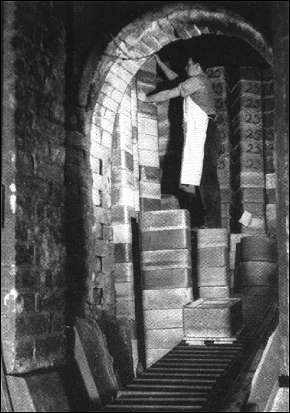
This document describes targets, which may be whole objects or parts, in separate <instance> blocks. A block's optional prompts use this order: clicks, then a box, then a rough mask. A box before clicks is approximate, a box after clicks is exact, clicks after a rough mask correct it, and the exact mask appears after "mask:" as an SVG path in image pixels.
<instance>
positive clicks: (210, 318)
mask: <svg viewBox="0 0 290 413" xmlns="http://www.w3.org/2000/svg"><path fill="white" fill-rule="evenodd" d="M183 312H184V336H185V339H186V341H189V342H190V341H191V340H196V339H204V340H210V339H213V340H214V339H218V338H224V339H225V338H234V337H235V335H236V334H237V333H238V332H239V331H240V330H241V328H242V325H243V316H242V304H241V301H240V300H239V299H237V298H226V299H223V300H208V299H199V300H197V301H195V302H194V303H190V304H189V305H185V306H184V309H183Z"/></svg>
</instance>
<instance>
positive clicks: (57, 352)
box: [35, 334, 66, 365]
mask: <svg viewBox="0 0 290 413" xmlns="http://www.w3.org/2000/svg"><path fill="white" fill-rule="evenodd" d="M65 344H66V339H65V336H64V335H63V334H59V335H55V336H47V337H44V338H37V339H36V341H35V348H36V351H35V357H36V359H37V360H38V361H40V360H41V359H44V360H47V361H48V362H49V364H51V365H53V364H54V362H55V361H58V359H59V358H61V359H64V354H65ZM63 361H64V360H63Z"/></svg>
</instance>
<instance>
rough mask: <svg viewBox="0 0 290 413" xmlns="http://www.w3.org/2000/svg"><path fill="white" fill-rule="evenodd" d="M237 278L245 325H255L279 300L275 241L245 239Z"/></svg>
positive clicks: (254, 238)
mask: <svg viewBox="0 0 290 413" xmlns="http://www.w3.org/2000/svg"><path fill="white" fill-rule="evenodd" d="M238 275H239V282H238V287H239V291H240V292H241V293H242V295H241V297H242V300H243V307H244V318H245V322H246V323H247V324H248V325H252V324H255V320H256V319H259V317H261V314H263V313H264V312H265V311H266V309H267V307H268V306H269V304H270V303H271V302H272V301H273V300H275V299H276V297H277V284H278V266H277V246H276V242H275V241H274V240H273V239H270V238H269V237H267V236H251V237H244V238H243V240H242V242H241V257H240V265H239V274H238Z"/></svg>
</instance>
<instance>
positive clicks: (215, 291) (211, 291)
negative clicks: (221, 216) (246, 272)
mask: <svg viewBox="0 0 290 413" xmlns="http://www.w3.org/2000/svg"><path fill="white" fill-rule="evenodd" d="M194 238H195V242H194V244H195V245H196V252H197V254H196V270H197V271H196V272H197V287H198V291H199V296H200V297H201V298H212V299H216V298H228V297H229V295H230V285H229V249H228V247H229V242H228V232H227V230H226V229H224V228H221V229H198V230H194Z"/></svg>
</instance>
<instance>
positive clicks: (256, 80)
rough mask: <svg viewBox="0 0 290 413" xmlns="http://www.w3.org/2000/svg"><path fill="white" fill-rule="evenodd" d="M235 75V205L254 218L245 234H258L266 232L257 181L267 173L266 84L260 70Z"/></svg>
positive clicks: (261, 185) (261, 184) (242, 70)
mask: <svg viewBox="0 0 290 413" xmlns="http://www.w3.org/2000/svg"><path fill="white" fill-rule="evenodd" d="M235 75H236V78H235V84H234V86H233V88H232V90H231V112H232V129H233V135H232V146H233V150H232V158H231V160H232V166H231V171H232V176H233V179H232V188H233V204H234V205H235V208H234V209H235V210H236V211H237V213H241V214H242V213H243V212H247V213H250V214H251V215H252V218H253V220H252V223H251V224H250V225H248V226H244V225H242V227H241V232H243V233H246V234H255V233H257V232H264V231H265V211H264V204H265V194H264V182H263V181H264V180H263V179H261V180H260V181H259V182H258V183H257V182H255V179H256V177H257V176H263V174H264V153H263V152H264V146H263V99H262V81H261V74H260V72H259V71H258V70H257V69H256V68H251V67H245V68H243V67H242V68H240V70H239V71H238V72H237V73H236V74H235ZM251 182H252V185H251ZM254 182H255V183H254ZM235 219H236V220H238V219H239V216H235Z"/></svg>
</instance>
